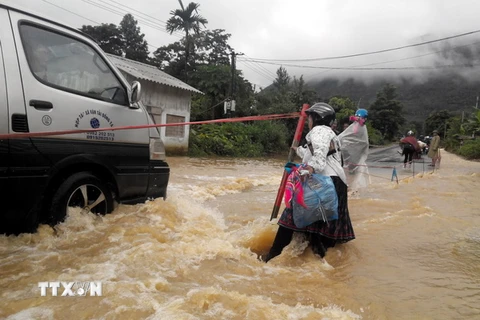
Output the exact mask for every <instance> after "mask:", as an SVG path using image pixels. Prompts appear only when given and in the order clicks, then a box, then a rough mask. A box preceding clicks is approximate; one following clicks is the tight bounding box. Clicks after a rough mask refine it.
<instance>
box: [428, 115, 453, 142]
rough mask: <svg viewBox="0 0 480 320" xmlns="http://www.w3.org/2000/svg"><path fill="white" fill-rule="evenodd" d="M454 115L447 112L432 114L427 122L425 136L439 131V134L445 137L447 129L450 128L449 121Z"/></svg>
mask: <svg viewBox="0 0 480 320" xmlns="http://www.w3.org/2000/svg"><path fill="white" fill-rule="evenodd" d="M450 118H452V114H451V113H450V112H448V111H447V110H440V111H435V112H432V113H430V115H429V116H428V118H427V119H426V120H425V131H426V132H425V134H426V135H431V134H432V131H433V130H438V134H439V135H440V136H441V137H443V136H444V134H445V129H446V128H447V127H448V121H449V120H450Z"/></svg>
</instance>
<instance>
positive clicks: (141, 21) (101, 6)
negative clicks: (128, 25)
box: [82, 0, 181, 38]
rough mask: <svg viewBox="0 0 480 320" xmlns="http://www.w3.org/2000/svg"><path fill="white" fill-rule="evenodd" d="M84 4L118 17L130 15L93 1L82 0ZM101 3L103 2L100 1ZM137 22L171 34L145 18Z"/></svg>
mask: <svg viewBox="0 0 480 320" xmlns="http://www.w3.org/2000/svg"><path fill="white" fill-rule="evenodd" d="M82 1H83V2H85V3H88V4H89V5H91V6H94V7H97V8H100V9H103V10H105V11H108V12H110V13H113V14H116V15H118V16H121V17H123V16H125V14H127V13H128V11H119V10H117V9H116V8H112V7H109V6H105V5H102V4H100V3H97V2H94V1H92V0H82ZM100 1H101V0H100ZM137 20H138V21H139V22H140V23H141V24H142V25H144V26H147V27H150V28H152V29H155V30H159V31H162V32H164V33H167V34H170V33H169V32H168V31H166V30H165V29H163V28H161V27H160V25H158V24H156V23H153V22H150V21H147V20H144V18H138V17H137ZM173 36H175V37H177V38H181V37H180V36H179V35H177V34H174V35H173Z"/></svg>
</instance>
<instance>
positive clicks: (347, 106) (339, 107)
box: [328, 96, 355, 131]
mask: <svg viewBox="0 0 480 320" xmlns="http://www.w3.org/2000/svg"><path fill="white" fill-rule="evenodd" d="M328 104H329V105H331V106H332V107H333V108H334V109H335V113H336V118H337V128H338V129H337V130H339V131H343V126H344V124H349V123H350V116H353V115H354V114H355V103H354V102H353V100H352V99H350V98H348V97H342V96H335V97H332V98H330V100H328Z"/></svg>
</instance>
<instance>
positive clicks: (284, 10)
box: [0, 0, 480, 87]
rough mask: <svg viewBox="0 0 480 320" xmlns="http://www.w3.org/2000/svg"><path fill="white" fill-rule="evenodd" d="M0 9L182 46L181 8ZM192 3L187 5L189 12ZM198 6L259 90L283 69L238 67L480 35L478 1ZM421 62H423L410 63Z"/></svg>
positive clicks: (121, 1)
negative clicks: (133, 22) (178, 31)
mask: <svg viewBox="0 0 480 320" xmlns="http://www.w3.org/2000/svg"><path fill="white" fill-rule="evenodd" d="M0 2H3V3H17V4H19V5H21V6H23V7H25V8H28V9H30V10H33V11H35V12H37V13H38V14H40V15H45V16H47V17H50V18H52V19H55V20H59V21H62V22H66V23H68V24H70V25H72V26H74V27H80V26H81V25H83V24H95V23H94V22H99V23H115V24H119V22H120V21H121V19H122V16H123V15H124V14H126V13H128V12H130V13H132V14H133V15H134V16H135V18H136V19H137V20H139V25H140V27H141V31H142V32H143V33H145V35H146V40H147V41H148V43H149V44H150V45H151V46H150V47H149V49H150V51H154V50H155V47H159V46H163V45H167V44H169V43H172V42H175V41H177V40H179V38H180V36H179V35H170V34H168V33H167V32H165V28H164V24H165V21H167V20H168V18H169V17H170V11H171V10H173V9H177V8H179V3H178V0H135V1H126V0H0ZM188 2H189V1H187V0H184V1H183V3H184V5H186V4H188ZM196 2H197V3H200V12H199V13H200V14H201V15H202V16H203V17H205V18H206V19H208V21H209V23H208V25H207V28H209V29H225V30H226V31H227V32H228V33H230V34H231V35H232V36H231V38H230V45H231V46H232V47H233V48H234V49H235V50H236V51H237V52H241V53H244V54H245V56H243V57H239V61H238V63H237V67H238V68H239V69H241V70H242V71H243V72H244V75H245V77H246V78H247V79H248V80H250V81H251V82H252V83H254V84H256V85H257V86H262V87H265V86H267V85H269V84H270V83H271V82H272V80H273V78H274V77H275V71H276V70H277V69H278V67H279V66H278V65H271V64H260V63H257V62H248V63H246V62H244V61H241V60H243V59H244V58H263V59H308V58H321V57H329V56H341V55H350V54H356V53H363V52H371V51H377V50H383V49H389V48H393V47H399V46H404V45H409V44H414V43H419V42H423V41H429V40H434V39H438V38H442V37H448V36H452V35H456V34H461V33H465V32H470V31H474V30H478V29H480V15H479V12H480V1H478V0H403V1H402V0H396V1H395V0H343V1H342V0H340V1H339V0H236V1H234V0H197V1H196ZM52 4H53V5H52ZM95 4H97V5H98V6H102V7H105V8H108V10H105V9H102V8H99V7H97V6H95ZM59 7H61V8H64V9H66V10H68V11H72V12H73V13H75V14H76V15H75V14H73V13H70V12H67V11H65V10H63V9H61V8H59ZM128 7H130V8H131V9H130V8H128ZM132 9H134V10H136V11H134V10H132ZM112 11H113V12H112ZM142 13H143V14H144V15H142ZM145 15H148V16H150V17H148V16H145ZM80 16H83V17H80ZM87 19H90V20H91V21H89V20H87ZM154 19H157V20H154ZM145 20H150V22H149V23H148V22H146V21H145ZM153 23H155V25H153ZM148 24H150V25H148ZM478 41H480V33H476V34H473V35H469V36H465V37H461V38H458V39H457V42H456V44H455V45H458V43H461V44H463V45H465V44H467V45H469V44H472V43H475V42H478ZM443 45H446V44H445V43H436V44H435V45H429V46H420V47H415V48H409V49H405V50H398V51H393V52H386V53H382V54H377V55H368V56H361V57H356V58H350V59H338V60H327V61H315V62H302V61H299V62H284V64H295V65H308V66H323V67H351V66H363V65H366V64H371V63H379V62H384V61H391V60H400V59H403V60H402V61H396V62H393V63H392V62H390V63H385V64H378V65H376V66H375V67H396V66H402V67H404V66H426V65H432V61H433V59H432V57H434V56H435V55H433V56H432V55H426V54H428V53H431V52H433V51H435V50H437V51H438V50H439V49H440V48H444V47H443ZM450 45H453V44H450ZM419 55H424V56H423V57H417V58H415V59H408V60H406V59H405V58H409V57H416V56H419ZM372 67H373V66H372ZM286 68H287V70H288V72H289V73H290V75H292V76H293V75H296V76H300V75H302V74H303V75H304V76H305V78H306V79H307V80H310V79H312V78H314V77H325V76H328V74H329V73H331V71H327V72H325V71H323V70H321V69H311V68H299V67H291V66H286ZM337 72H338V71H337ZM340 72H342V73H343V74H344V75H353V74H356V75H358V74H359V73H361V75H363V76H368V75H369V74H372V73H376V72H378V71H340ZM383 72H385V71H383ZM387 72H388V71H387ZM390 72H391V71H390Z"/></svg>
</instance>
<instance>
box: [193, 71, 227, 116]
mask: <svg viewBox="0 0 480 320" xmlns="http://www.w3.org/2000/svg"><path fill="white" fill-rule="evenodd" d="M230 79H231V75H230V67H229V66H214V65H203V66H199V67H198V68H197V71H196V72H195V73H194V74H193V77H192V81H193V82H195V84H196V85H195V87H196V88H197V89H198V90H200V91H202V92H203V93H205V97H200V96H199V97H196V99H195V100H194V103H193V104H192V118H194V119H195V120H196V121H198V120H205V119H216V118H220V117H221V115H222V114H223V103H221V102H222V101H223V100H225V98H226V97H227V96H228V92H229V88H230V87H229V85H230Z"/></svg>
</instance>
